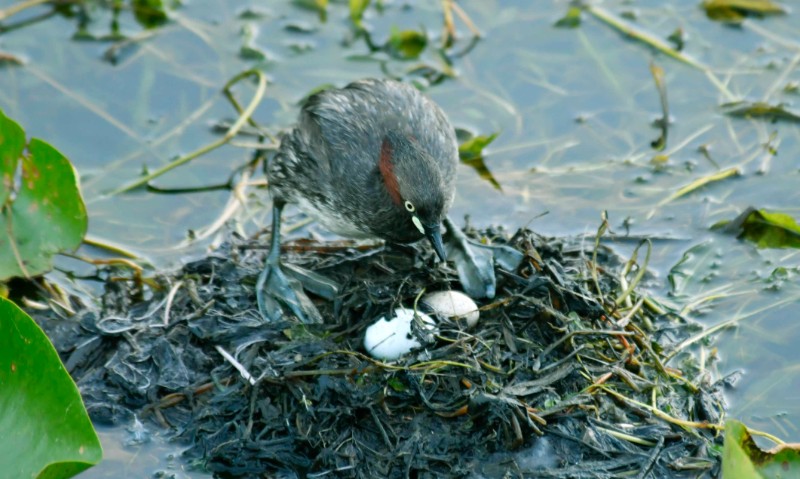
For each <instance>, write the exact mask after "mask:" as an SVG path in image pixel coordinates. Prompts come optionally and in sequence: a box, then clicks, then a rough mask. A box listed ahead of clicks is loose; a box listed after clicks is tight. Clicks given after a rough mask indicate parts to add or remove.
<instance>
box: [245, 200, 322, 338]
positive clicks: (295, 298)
mask: <svg viewBox="0 0 800 479" xmlns="http://www.w3.org/2000/svg"><path fill="white" fill-rule="evenodd" d="M283 206H284V203H283V202H282V201H275V202H274V203H273V206H272V244H271V246H270V250H269V255H267V260H266V262H265V264H264V270H263V271H261V274H259V275H258V281H257V282H256V300H257V302H258V311H259V312H260V313H261V316H262V317H263V318H264V320H265V321H277V320H279V319H281V317H282V316H283V312H284V311H283V308H284V307H286V308H287V309H288V310H289V311H290V312H291V313H292V314H294V315H295V316H296V317H297V318H298V319H299V320H300V321H302V322H304V323H308V322H315V320H318V319H319V318H318V317H316V316H318V315H319V313H317V312H316V311H313V310H315V309H316V308H314V307H313V305H311V304H310V300H309V299H308V297H307V296H306V295H305V293H303V290H302V286H300V283H299V282H298V281H297V280H294V279H290V278H288V277H287V276H286V274H285V273H284V272H283V269H282V268H281V212H282V211H283ZM306 310H310V311H313V312H312V313H311V316H312V317H313V318H311V319H310V318H309V315H308V314H306ZM314 313H316V314H314Z"/></svg>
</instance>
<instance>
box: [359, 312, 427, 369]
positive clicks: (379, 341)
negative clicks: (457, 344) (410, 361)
mask: <svg viewBox="0 0 800 479" xmlns="http://www.w3.org/2000/svg"><path fill="white" fill-rule="evenodd" d="M417 314H418V315H419V316H420V318H422V321H423V322H424V323H425V325H426V329H428V330H431V331H432V330H433V329H434V326H435V325H436V323H435V322H434V321H433V319H431V317H430V316H428V315H427V314H425V313H420V312H417ZM413 321H414V310H413V309H407V308H397V309H395V310H394V317H393V318H391V319H390V320H388V321H387V320H386V318H385V317H381V318H380V319H378V320H377V321H375V323H373V324H372V325H371V326H370V327H368V328H367V331H366V333H365V334H364V349H366V350H367V353H368V354H369V355H370V356H372V357H373V358H376V359H381V360H384V361H394V360H395V359H399V358H400V357H401V356H403V355H404V354H408V353H410V352H411V351H413V350H415V349H417V348H421V347H422V344H421V343H420V342H419V340H418V339H417V337H416V336H415V335H414V334H412V332H411V324H412V322H413Z"/></svg>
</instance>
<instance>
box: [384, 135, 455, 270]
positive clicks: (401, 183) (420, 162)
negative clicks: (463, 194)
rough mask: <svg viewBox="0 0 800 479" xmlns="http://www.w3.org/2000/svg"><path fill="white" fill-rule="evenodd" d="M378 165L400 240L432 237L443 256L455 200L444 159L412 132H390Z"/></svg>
mask: <svg viewBox="0 0 800 479" xmlns="http://www.w3.org/2000/svg"><path fill="white" fill-rule="evenodd" d="M378 167H379V170H380V173H381V177H382V178H383V184H384V186H385V187H386V192H387V193H388V195H389V197H390V198H391V201H392V207H391V208H392V209H391V214H392V216H393V217H394V218H395V221H394V223H395V225H396V226H395V230H397V231H396V236H397V240H398V241H401V242H407V241H415V240H417V239H420V238H422V237H423V236H424V237H426V238H427V239H428V241H430V243H431V245H432V246H433V249H434V250H435V251H436V254H437V255H438V256H439V259H441V260H442V261H445V260H446V259H447V255H446V254H445V251H444V245H443V243H442V233H441V222H442V219H443V218H444V216H445V214H446V212H447V208H448V207H449V206H450V203H452V201H453V196H454V188H453V186H452V182H446V181H445V180H444V175H443V172H442V171H441V168H442V167H441V166H440V163H439V162H437V161H436V159H435V158H433V157H432V156H431V155H430V153H428V152H427V150H426V149H425V148H424V146H423V145H420V144H419V141H418V140H417V139H416V138H415V137H414V136H413V135H410V134H402V133H396V132H395V133H390V134H387V135H386V136H385V137H384V139H383V142H382V144H381V153H380V159H379V162H378Z"/></svg>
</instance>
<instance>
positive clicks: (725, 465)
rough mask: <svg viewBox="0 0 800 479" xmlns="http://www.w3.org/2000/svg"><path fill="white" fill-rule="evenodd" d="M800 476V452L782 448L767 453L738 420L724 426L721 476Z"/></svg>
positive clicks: (749, 478)
mask: <svg viewBox="0 0 800 479" xmlns="http://www.w3.org/2000/svg"><path fill="white" fill-rule="evenodd" d="M799 476H800V449H798V447H797V445H794V446H792V445H783V446H782V447H779V448H777V449H776V450H775V451H764V450H762V449H761V448H759V447H758V445H757V444H756V443H755V441H753V438H752V436H750V433H749V432H748V431H747V427H745V425H744V424H742V423H741V422H739V421H734V420H730V421H728V422H727V423H725V446H724V449H723V453H722V477H724V478H725V479H779V478H787V477H799Z"/></svg>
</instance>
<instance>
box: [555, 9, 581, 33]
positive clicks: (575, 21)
mask: <svg viewBox="0 0 800 479" xmlns="http://www.w3.org/2000/svg"><path fill="white" fill-rule="evenodd" d="M581 12H582V10H581V8H580V7H576V6H572V7H569V9H568V10H567V13H566V14H565V15H564V16H563V17H561V18H559V19H558V21H557V22H556V23H555V27H556V28H578V27H579V26H580V25H581Z"/></svg>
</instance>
